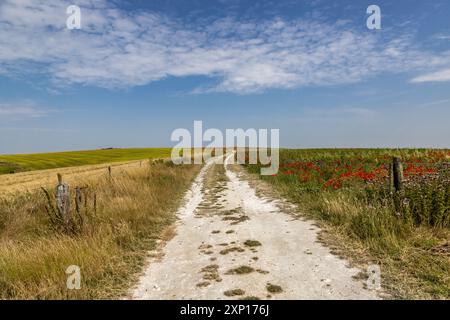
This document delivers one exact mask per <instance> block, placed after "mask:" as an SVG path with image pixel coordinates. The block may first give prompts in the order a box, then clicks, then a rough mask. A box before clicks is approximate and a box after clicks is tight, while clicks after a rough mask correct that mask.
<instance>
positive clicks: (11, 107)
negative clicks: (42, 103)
mask: <svg viewBox="0 0 450 320" xmlns="http://www.w3.org/2000/svg"><path fill="white" fill-rule="evenodd" d="M49 112H51V110H45V109H42V108H39V107H37V106H36V105H35V104H34V103H32V102H29V101H25V102H21V103H0V120H5V119H12V118H39V117H42V116H45V115H46V114H48V113H49Z"/></svg>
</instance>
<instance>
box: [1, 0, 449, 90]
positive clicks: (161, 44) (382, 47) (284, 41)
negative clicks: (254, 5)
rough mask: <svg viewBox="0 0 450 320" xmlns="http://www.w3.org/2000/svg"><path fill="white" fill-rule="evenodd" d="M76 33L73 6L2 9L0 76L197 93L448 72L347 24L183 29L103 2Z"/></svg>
mask: <svg viewBox="0 0 450 320" xmlns="http://www.w3.org/2000/svg"><path fill="white" fill-rule="evenodd" d="M77 3H78V4H79V5H80V7H81V8H82V30H72V31H70V30H67V29H66V26H65V21H66V14H65V12H66V11H65V10H66V7H67V6H68V5H70V4H72V3H69V2H68V1H57V2H52V3H51V4H50V3H49V2H48V1H44V0H21V1H12V0H6V1H4V2H3V3H2V4H0V6H1V7H0V47H1V48H2V50H0V73H3V74H6V75H18V74H19V75H20V74H29V73H44V74H45V75H46V76H48V77H49V78H50V79H51V80H52V82H53V83H54V84H55V85H56V86H60V85H71V84H82V85H91V86H99V87H106V88H116V87H130V86H137V85H145V84H148V83H151V82H153V81H158V80H161V79H164V78H166V77H169V76H172V77H186V76H198V75H202V76H207V77H209V78H211V79H212V81H211V82H208V83H207V84H206V85H204V86H202V87H201V88H197V89H194V90H193V91H194V92H196V93H201V92H211V91H219V92H234V93H244V94H245V93H251V92H259V91H263V90H266V89H270V88H295V87H301V86H318V85H319V86H322V85H335V84H346V83H354V82H358V81H362V80H364V79H367V78H370V77H372V76H376V75H379V74H383V73H401V72H406V71H411V70H419V71H420V70H426V68H427V67H440V66H448V65H450V59H449V57H450V53H444V54H442V55H436V54H432V53H430V52H427V51H424V50H420V49H419V48H417V47H416V46H415V45H414V39H412V38H411V37H409V36H407V35H402V34H400V35H398V34H397V36H395V37H393V36H388V35H384V34H377V33H376V32H370V31H368V30H367V31H356V30H359V29H357V28H353V26H351V25H349V23H348V22H343V21H338V22H336V23H325V22H322V20H318V21H315V20H312V19H311V18H302V19H298V20H283V19H281V18H278V19H272V20H265V21H258V20H238V19H235V18H233V17H228V18H220V19H217V20H215V21H214V22H213V23H211V22H210V21H208V23H202V22H200V21H199V22H197V23H189V24H188V23H184V22H183V21H179V20H176V19H173V18H169V17H167V16H164V15H162V14H158V13H154V12H145V11H140V12H124V11H121V10H120V9H118V8H117V7H115V6H114V5H112V4H109V3H107V2H106V1H91V0H82V1H77Z"/></svg>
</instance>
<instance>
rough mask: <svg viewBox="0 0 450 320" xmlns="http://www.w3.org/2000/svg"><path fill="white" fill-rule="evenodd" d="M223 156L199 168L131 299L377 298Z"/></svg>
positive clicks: (307, 227)
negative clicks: (169, 234) (168, 237)
mask: <svg viewBox="0 0 450 320" xmlns="http://www.w3.org/2000/svg"><path fill="white" fill-rule="evenodd" d="M228 161H229V157H227V159H226V161H225V166H223V165H219V164H214V163H213V162H210V163H208V164H207V165H205V167H204V168H203V169H202V171H201V173H200V175H199V176H198V177H197V179H196V181H195V182H194V184H193V185H192V187H191V190H189V192H188V194H187V195H186V204H185V205H184V206H183V207H182V208H180V209H179V212H178V216H179V221H178V222H177V224H176V226H175V230H174V234H175V236H174V237H173V238H172V239H171V240H169V241H168V242H167V243H166V245H165V246H163V247H161V248H160V249H159V250H156V251H154V252H151V258H150V259H149V261H148V267H147V268H146V270H145V272H144V274H143V275H142V277H141V278H140V281H139V284H138V285H137V286H136V287H135V288H134V289H133V290H132V292H131V293H130V295H131V297H132V298H133V299H230V298H245V297H246V298H260V299H377V298H378V296H377V294H376V292H374V291H369V290H367V289H364V284H363V281H362V280H355V279H354V278H353V276H355V275H357V274H358V273H359V272H360V271H361V270H358V269H355V268H350V267H349V266H348V264H347V262H346V261H344V260H341V259H339V258H338V257H336V256H334V255H332V254H331V253H330V251H329V249H328V248H326V247H324V246H323V245H322V244H321V243H319V242H318V241H317V232H318V228H317V227H316V226H314V225H313V224H312V223H311V222H308V221H304V220H301V219H296V218H295V217H294V216H293V215H290V214H288V213H286V212H283V209H281V208H282V206H281V204H280V203H281V201H274V200H272V199H266V198H262V197H260V196H258V195H256V192H255V190H254V189H253V188H252V187H250V185H249V183H248V181H246V178H245V174H244V173H239V172H237V171H235V170H232V166H227V162H228ZM231 290H234V291H231Z"/></svg>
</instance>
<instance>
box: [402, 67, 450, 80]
mask: <svg viewBox="0 0 450 320" xmlns="http://www.w3.org/2000/svg"><path fill="white" fill-rule="evenodd" d="M443 81H450V69H444V70H440V71H437V72H433V73H427V74H424V75H421V76H418V77H416V78H413V79H411V82H413V83H421V82H443Z"/></svg>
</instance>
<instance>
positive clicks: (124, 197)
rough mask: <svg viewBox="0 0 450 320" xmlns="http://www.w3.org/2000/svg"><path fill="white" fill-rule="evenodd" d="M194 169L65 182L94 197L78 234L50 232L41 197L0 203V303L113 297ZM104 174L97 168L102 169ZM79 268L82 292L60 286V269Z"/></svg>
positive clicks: (169, 217) (149, 168)
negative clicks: (85, 188)
mask: <svg viewBox="0 0 450 320" xmlns="http://www.w3.org/2000/svg"><path fill="white" fill-rule="evenodd" d="M198 170H199V166H194V165H192V166H187V165H183V166H174V165H171V164H170V163H156V164H152V165H149V164H148V163H146V164H145V165H143V166H142V167H141V166H139V165H137V166H132V167H127V168H126V169H125V168H124V169H123V170H121V171H119V170H116V171H113V179H112V180H109V179H108V178H107V176H106V175H103V174H99V175H96V176H95V175H94V177H91V178H90V179H89V178H87V175H86V176H84V179H81V178H80V179H79V180H77V179H75V178H73V179H72V178H71V180H70V182H71V186H72V188H73V187H75V186H77V185H87V186H88V190H89V191H88V193H89V194H90V195H91V200H92V195H93V194H94V192H95V193H96V195H97V212H96V214H95V215H94V214H93V213H91V214H90V215H89V216H86V217H85V223H84V226H83V229H82V231H81V232H80V233H79V234H77V235H68V234H64V233H61V232H57V231H55V230H53V229H52V228H51V223H50V221H49V218H48V216H47V214H46V211H45V206H46V200H45V197H44V195H43V193H42V192H39V191H32V192H28V193H26V194H25V195H22V196H18V195H15V196H14V197H8V199H3V200H0V299H104V298H118V297H121V296H123V295H124V294H126V291H127V289H128V288H129V287H130V286H131V285H132V284H133V281H135V280H136V276H137V273H138V272H140V270H141V269H142V266H143V264H144V261H145V257H146V253H147V252H148V250H151V249H153V248H154V247H155V246H156V240H158V239H160V238H161V237H167V232H166V233H164V232H163V231H164V230H167V229H166V228H167V227H168V226H169V225H170V223H171V222H173V221H174V219H175V217H174V213H175V211H176V208H177V206H178V205H179V201H180V199H182V195H183V193H184V191H185V190H186V189H187V188H188V186H189V185H190V183H191V181H192V179H193V178H194V176H195V175H196V173H197V172H198ZM102 171H104V170H102ZM70 265H77V266H79V267H80V268H81V289H80V290H68V289H67V288H66V281H67V275H66V274H65V270H66V268H67V267H68V266H70Z"/></svg>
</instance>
